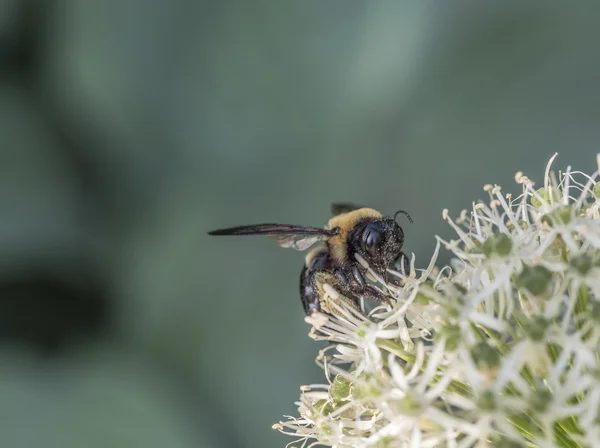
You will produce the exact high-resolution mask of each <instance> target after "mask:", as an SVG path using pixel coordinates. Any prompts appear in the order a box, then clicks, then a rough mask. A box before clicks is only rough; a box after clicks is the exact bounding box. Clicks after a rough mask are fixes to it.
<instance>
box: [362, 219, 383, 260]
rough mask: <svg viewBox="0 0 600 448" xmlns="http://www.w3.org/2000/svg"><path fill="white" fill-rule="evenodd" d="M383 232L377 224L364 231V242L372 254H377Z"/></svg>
mask: <svg viewBox="0 0 600 448" xmlns="http://www.w3.org/2000/svg"><path fill="white" fill-rule="evenodd" d="M382 241H383V234H382V233H381V231H380V230H379V229H377V228H376V227H375V226H372V225H369V226H367V227H366V228H365V231H364V232H363V242H364V246H365V249H366V250H367V252H368V253H369V254H371V255H375V254H376V253H377V252H378V251H379V248H380V247H381V244H382Z"/></svg>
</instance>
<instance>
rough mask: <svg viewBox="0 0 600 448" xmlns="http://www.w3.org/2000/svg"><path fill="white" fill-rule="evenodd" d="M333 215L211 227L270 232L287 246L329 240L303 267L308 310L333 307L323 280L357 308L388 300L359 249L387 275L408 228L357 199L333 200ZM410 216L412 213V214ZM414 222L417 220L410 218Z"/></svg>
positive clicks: (302, 282)
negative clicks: (302, 221)
mask: <svg viewBox="0 0 600 448" xmlns="http://www.w3.org/2000/svg"><path fill="white" fill-rule="evenodd" d="M332 213H333V215H334V216H333V217H332V218H331V219H330V220H329V222H328V223H327V225H326V226H325V228H318V227H307V226H295V225H288V224H258V225H250V226H238V227H231V228H228V229H220V230H215V231H213V232H209V234H210V235H269V236H271V237H274V238H276V239H277V240H278V242H279V245H280V246H282V247H291V248H294V249H297V250H305V249H307V248H308V247H310V246H311V245H313V244H314V243H316V242H317V241H322V242H323V243H324V246H320V247H318V248H316V249H313V250H311V251H310V252H309V253H308V254H307V256H306V259H305V263H304V266H303V268H302V271H301V273H300V296H301V298H302V305H303V307H304V312H305V313H306V314H307V315H310V314H312V313H313V312H315V311H323V312H328V313H329V312H332V311H331V310H332V308H333V307H332V306H331V304H330V303H327V302H326V298H325V296H326V294H325V293H324V288H323V285H324V284H325V283H328V284H330V285H331V286H333V287H335V289H336V290H337V291H339V293H340V294H341V297H343V298H344V300H345V301H346V302H347V303H350V304H351V305H353V306H355V307H356V308H358V306H357V304H358V298H359V297H361V298H364V299H369V300H374V301H379V302H387V301H389V298H388V297H387V296H385V295H384V294H383V293H381V291H379V290H378V289H377V288H374V287H373V286H371V285H370V284H368V283H367V281H366V279H365V278H368V272H367V269H366V268H365V267H364V266H362V265H361V264H360V263H358V261H357V259H356V255H357V254H358V255H360V256H361V257H362V258H363V259H364V260H365V261H366V262H367V263H368V265H369V267H370V268H371V269H372V270H373V271H374V272H375V273H377V274H378V275H379V276H380V277H382V278H384V279H385V278H387V269H389V268H391V267H393V266H394V264H395V263H396V262H397V261H399V260H400V259H401V257H404V263H405V265H406V262H407V260H408V258H407V257H406V256H404V254H403V253H402V251H401V249H402V245H403V243H404V231H403V230H402V228H401V227H400V226H399V225H398V223H397V222H396V220H395V218H396V215H397V214H398V213H404V214H406V215H407V216H408V214H407V213H406V212H403V211H399V212H396V214H395V215H394V217H393V218H386V217H384V216H383V215H382V214H381V213H379V212H378V211H376V210H373V209H371V208H366V207H357V206H354V205H352V204H333V205H332ZM408 218H409V220H410V216H408ZM411 222H412V220H411Z"/></svg>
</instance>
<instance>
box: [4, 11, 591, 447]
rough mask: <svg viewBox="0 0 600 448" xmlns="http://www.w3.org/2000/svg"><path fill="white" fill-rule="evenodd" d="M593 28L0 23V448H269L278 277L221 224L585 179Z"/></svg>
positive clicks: (317, 216) (424, 14) (184, 14)
mask: <svg viewBox="0 0 600 448" xmlns="http://www.w3.org/2000/svg"><path fill="white" fill-rule="evenodd" d="M599 13H600V4H598V3H594V2H581V3H577V6H575V4H574V3H570V2H547V1H533V2H522V1H517V0H512V1H504V2H473V1H468V0H453V1H444V2H441V1H439V2H433V1H412V2H411V1H401V2H391V1H382V2H359V1H326V2H323V1H281V0H279V1H243V0H239V1H220V2H219V1H215V2H203V1H194V0H169V1H167V0H162V1H159V0H104V1H92V0H89V1H85V0H80V1H77V0H38V1H36V0H0V58H1V62H0V64H1V66H0V68H1V71H0V206H1V208H0V211H1V219H0V245H1V251H0V293H1V294H0V342H1V344H0V446H1V447H2V448H4V447H40V446H44V447H60V448H71V447H137V446H139V447H144V448H154V447H170V448H179V447H181V448H184V447H207V448H209V447H231V448H238V447H250V448H253V447H256V448H259V447H260V448H265V447H281V446H284V445H285V444H286V443H288V442H290V441H291V439H289V438H287V437H285V436H282V435H280V434H279V433H276V432H274V431H273V430H271V424H272V423H274V422H276V421H278V420H279V419H280V418H281V416H282V415H283V414H295V412H296V411H295V407H294V405H293V402H294V401H295V400H296V399H297V396H298V393H299V390H298V388H299V386H300V385H301V384H307V383H312V382H322V381H323V375H322V374H321V372H320V370H319V369H318V367H317V366H316V365H315V364H314V358H315V355H316V353H317V350H318V348H319V346H317V345H316V344H315V343H314V342H312V341H311V340H310V339H309V338H308V337H307V336H306V335H307V333H308V330H309V328H308V326H307V325H306V324H305V323H304V322H303V312H302V307H301V304H300V299H299V297H298V277H299V273H300V269H301V266H302V262H303V256H302V254H299V253H297V252H295V251H285V250H280V249H279V248H278V247H277V246H276V245H275V244H273V243H271V242H269V241H268V240H264V239H260V238H257V239H254V238H247V239H235V238H221V239H217V238H210V237H208V236H207V235H206V231H208V230H211V229H214V228H217V227H224V226H231V225H237V224H247V223H256V222H261V221H274V222H285V223H297V224H307V225H322V224H324V223H325V222H326V220H327V219H328V217H329V204H330V203H331V202H333V201H354V202H358V203H361V204H366V205H369V206H372V207H375V208H378V209H380V210H382V211H383V212H386V213H391V212H393V211H395V210H397V209H399V208H402V209H405V210H408V211H409V212H410V213H411V215H412V217H413V218H414V220H415V224H414V225H409V224H408V223H406V224H405V226H404V227H405V231H406V236H407V241H406V244H405V248H406V250H407V251H408V252H414V253H415V254H416V256H417V266H424V265H425V264H426V263H427V262H428V260H429V256H430V254H431V252H432V251H433V248H434V245H435V240H434V235H435V234H440V235H445V236H448V235H450V234H451V233H450V231H449V229H448V228H447V226H446V225H445V223H444V222H443V221H442V219H441V210H442V209H443V208H444V207H448V208H450V209H451V211H452V215H453V216H455V215H457V214H458V212H459V211H460V209H461V208H465V207H469V206H470V204H471V201H472V200H476V199H477V198H479V197H483V192H482V190H481V187H482V185H483V184H485V183H494V182H496V183H500V184H502V185H504V186H505V191H511V190H514V191H517V189H516V187H513V185H514V182H513V175H514V172H515V171H517V170H523V171H524V172H525V173H526V174H528V175H530V177H533V178H534V179H535V180H538V181H539V180H540V179H541V177H542V173H543V168H544V165H545V163H546V161H547V160H548V158H549V157H550V156H551V155H552V154H553V153H554V152H555V151H558V152H559V153H560V156H559V158H558V160H557V162H556V163H557V166H559V167H564V166H566V165H567V164H571V165H573V167H574V168H578V169H586V170H588V171H590V172H591V171H593V170H594V166H595V154H596V152H598V151H599V149H600V145H599V143H600V126H599V124H600V121H599V119H600V53H599V49H598V42H600V27H599V26H598V23H599V20H598V19H599V18H600V14H599Z"/></svg>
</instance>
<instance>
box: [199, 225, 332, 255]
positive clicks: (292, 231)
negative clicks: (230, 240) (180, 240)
mask: <svg viewBox="0 0 600 448" xmlns="http://www.w3.org/2000/svg"><path fill="white" fill-rule="evenodd" d="M335 233H337V229H332V230H328V229H322V228H320V227H307V226H294V225H289V224H257V225H252V226H239V227H230V228H228V229H219V230H213V231H212V232H208V234H209V235H267V236H269V237H270V238H273V239H275V240H276V241H277V244H279V245H280V246H281V247H285V248H292V249H296V250H306V249H308V248H309V247H310V246H312V245H313V244H315V243H316V242H317V241H320V240H322V239H323V238H325V237H326V236H331V235H334V234H335Z"/></svg>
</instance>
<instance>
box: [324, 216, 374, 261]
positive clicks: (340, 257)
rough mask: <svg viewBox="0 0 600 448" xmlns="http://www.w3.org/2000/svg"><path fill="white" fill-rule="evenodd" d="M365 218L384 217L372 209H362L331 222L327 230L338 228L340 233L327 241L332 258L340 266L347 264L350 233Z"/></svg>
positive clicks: (334, 218) (332, 219)
mask: <svg viewBox="0 0 600 448" xmlns="http://www.w3.org/2000/svg"><path fill="white" fill-rule="evenodd" d="M365 218H372V219H381V218H383V215H382V214H381V213H379V212H378V211H377V210H373V209H372V208H361V209H358V210H353V211H351V212H348V213H342V214H340V215H337V216H334V217H333V218H331V219H330V220H329V222H328V223H327V226H326V227H325V228H327V229H334V228H336V227H338V228H339V229H340V231H339V233H338V234H337V235H334V236H330V237H328V238H327V239H326V242H327V243H328V244H329V248H330V250H331V256H332V257H333V258H334V259H335V260H336V261H337V262H338V263H340V264H342V263H345V262H346V261H347V260H346V258H347V256H348V251H347V241H348V236H349V234H350V232H352V230H353V229H354V227H355V226H356V224H357V223H358V222H360V221H362V220H363V219H365Z"/></svg>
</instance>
